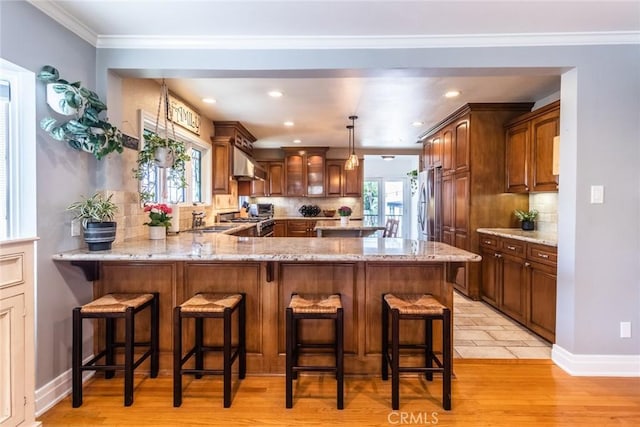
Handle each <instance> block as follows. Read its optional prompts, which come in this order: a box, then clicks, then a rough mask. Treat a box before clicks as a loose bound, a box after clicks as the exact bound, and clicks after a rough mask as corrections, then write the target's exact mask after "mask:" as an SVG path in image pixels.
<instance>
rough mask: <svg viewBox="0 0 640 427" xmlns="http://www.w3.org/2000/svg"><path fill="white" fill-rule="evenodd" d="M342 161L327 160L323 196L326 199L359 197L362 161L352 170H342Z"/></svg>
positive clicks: (343, 161) (362, 169) (362, 168)
mask: <svg viewBox="0 0 640 427" xmlns="http://www.w3.org/2000/svg"><path fill="white" fill-rule="evenodd" d="M344 163H345V160H344V159H331V160H327V169H326V179H325V195H326V196H327V197H360V196H361V195H362V182H363V171H364V160H362V159H360V164H359V165H358V167H357V168H355V169H353V170H345V169H344Z"/></svg>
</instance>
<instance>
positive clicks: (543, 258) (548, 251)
mask: <svg viewBox="0 0 640 427" xmlns="http://www.w3.org/2000/svg"><path fill="white" fill-rule="evenodd" d="M527 258H529V260H531V261H536V262H539V263H542V264H547V265H552V266H556V265H557V263H558V254H557V250H556V248H554V247H553V246H544V245H536V244H533V243H530V244H529V251H528V253H527Z"/></svg>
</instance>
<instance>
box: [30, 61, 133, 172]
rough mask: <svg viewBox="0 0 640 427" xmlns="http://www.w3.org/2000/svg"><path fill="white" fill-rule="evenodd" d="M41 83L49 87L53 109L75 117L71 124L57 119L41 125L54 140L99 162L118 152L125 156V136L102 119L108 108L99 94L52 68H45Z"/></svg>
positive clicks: (42, 71)
mask: <svg viewBox="0 0 640 427" xmlns="http://www.w3.org/2000/svg"><path fill="white" fill-rule="evenodd" d="M38 79H39V80H41V81H43V82H45V83H46V84H47V102H48V104H49V106H50V107H51V109H52V110H53V111H55V112H57V113H59V114H62V115H65V116H73V118H71V119H69V120H67V121H58V120H56V119H54V118H53V117H45V118H44V119H42V120H41V121H40V127H41V128H42V129H44V130H45V131H47V132H48V133H49V135H51V137H52V138H53V139H56V140H58V141H66V142H67V144H69V146H70V147H71V148H73V149H75V150H83V151H87V152H89V153H92V154H93V155H94V156H95V157H96V158H97V159H98V160H100V159H101V158H103V157H104V156H106V155H107V154H109V153H111V152H114V151H117V152H118V153H122V149H123V143H122V133H121V132H120V130H118V128H116V127H115V126H112V125H111V124H110V123H109V121H108V120H107V119H106V118H105V119H101V118H100V117H99V116H100V113H102V112H103V111H106V110H107V106H106V105H105V104H104V103H103V102H102V101H101V100H100V98H99V97H98V95H97V94H96V93H95V92H93V91H91V90H89V89H87V88H85V87H82V86H81V84H80V82H75V83H69V82H68V81H66V80H63V79H61V78H60V74H59V72H58V70H57V69H55V68H54V67H52V66H50V65H45V66H44V67H42V70H40V72H39V73H38Z"/></svg>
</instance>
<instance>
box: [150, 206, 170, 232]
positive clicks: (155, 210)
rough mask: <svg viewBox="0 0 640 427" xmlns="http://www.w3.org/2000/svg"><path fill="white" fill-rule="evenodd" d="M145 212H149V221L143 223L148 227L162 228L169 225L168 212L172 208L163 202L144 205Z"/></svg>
mask: <svg viewBox="0 0 640 427" xmlns="http://www.w3.org/2000/svg"><path fill="white" fill-rule="evenodd" d="M144 211H145V212H149V222H145V223H144V225H148V226H149V227H157V226H161V227H164V228H167V227H170V226H171V217H170V216H169V214H170V213H171V212H172V209H171V208H170V207H169V206H167V205H166V204H164V203H154V204H149V205H145V207H144Z"/></svg>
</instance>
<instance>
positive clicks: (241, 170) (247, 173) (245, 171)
mask: <svg viewBox="0 0 640 427" xmlns="http://www.w3.org/2000/svg"><path fill="white" fill-rule="evenodd" d="M233 177H234V178H235V179H237V180H238V181H249V180H254V179H259V180H265V179H266V178H267V171H265V170H264V169H263V168H262V166H260V165H259V164H258V163H257V162H256V161H255V160H253V159H252V158H251V157H249V156H248V155H247V154H246V153H245V152H244V151H242V150H241V149H239V148H238V147H233Z"/></svg>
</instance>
